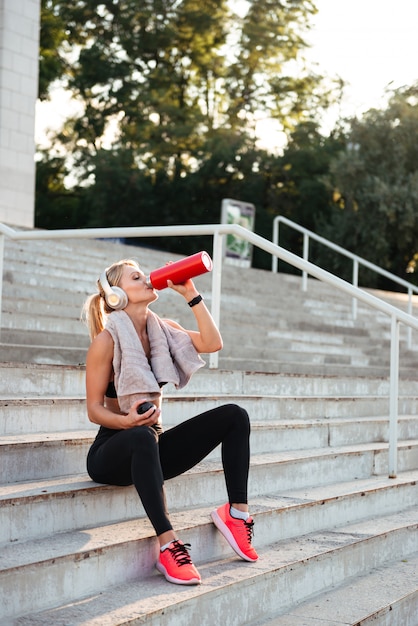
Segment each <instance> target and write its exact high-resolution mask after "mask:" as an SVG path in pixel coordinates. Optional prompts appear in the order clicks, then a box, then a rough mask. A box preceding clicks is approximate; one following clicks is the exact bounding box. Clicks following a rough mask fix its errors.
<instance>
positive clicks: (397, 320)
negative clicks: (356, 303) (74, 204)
mask: <svg viewBox="0 0 418 626" xmlns="http://www.w3.org/2000/svg"><path fill="white" fill-rule="evenodd" d="M0 233H1V234H0V252H1V259H0V277H1V276H2V274H3V248H4V237H5V236H7V237H9V238H11V239H15V240H31V239H43V240H45V239H95V238H99V237H100V238H114V237H164V236H176V235H182V236H188V235H191V236H192V235H212V236H213V271H212V304H211V312H212V316H213V318H214V320H215V322H216V324H217V325H218V326H220V303H221V300H220V298H221V278H222V260H223V249H224V247H223V237H224V236H225V235H233V236H235V237H238V238H241V239H244V240H246V241H247V242H248V243H250V244H252V245H254V246H256V247H258V248H260V249H262V250H264V251H265V252H267V253H269V254H271V255H273V256H275V257H277V258H279V259H281V260H282V261H284V262H286V263H288V264H289V265H293V266H294V267H296V268H298V269H300V270H302V271H304V272H307V273H308V274H310V275H312V276H314V277H315V278H317V279H318V280H321V281H323V282H325V283H327V284H329V285H331V286H333V287H334V288H335V289H338V290H339V291H343V292H345V293H347V294H348V295H350V296H352V297H355V298H358V300H361V301H362V302H364V303H365V304H367V305H368V306H370V307H372V308H374V309H375V310H377V311H380V312H382V313H384V314H386V315H388V316H389V317H390V318H391V341H390V389H389V477H390V478H395V477H396V471H397V445H398V444H397V441H398V437H397V427H398V382H399V326H400V324H401V323H402V324H405V325H406V326H408V327H411V328H413V329H414V330H418V320H416V319H415V318H414V317H412V316H411V315H409V314H408V313H405V312H404V311H402V310H400V309H398V308H396V307H394V306H392V305H391V304H388V303H387V302H384V301H383V300H381V299H379V298H376V297H375V296H373V295H372V294H369V293H367V292H366V291H363V290H361V289H359V288H358V287H356V286H354V285H351V284H350V283H348V282H347V281H345V280H343V279H342V278H338V277H337V276H334V275H333V274H331V273H330V272H327V271H326V270H324V269H322V268H320V267H318V266H316V265H314V264H313V263H310V262H309V261H306V260H305V259H302V258H301V257H299V256H297V255H295V254H293V253H292V252H289V251H288V250H285V249H284V248H281V247H280V246H278V245H277V244H275V243H272V242H270V241H268V240H267V239H264V238H263V237H261V236H260V235H256V234H255V233H252V232H251V231H249V230H247V229H246V228H243V227H242V226H239V225H237V224H204V225H201V226H158V227H129V228H128V227H127V228H87V229H68V230H55V231H54V230H50V231H45V230H32V231H16V230H13V229H12V228H10V227H9V226H6V225H5V224H0ZM2 240H3V241H2ZM0 286H1V285H0ZM0 298H1V291H0ZM0 311H1V300H0ZM0 327H1V320H0ZM210 356H211V360H210V363H209V366H210V367H212V368H216V367H218V354H217V353H215V354H213V355H210Z"/></svg>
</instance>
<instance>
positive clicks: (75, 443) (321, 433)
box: [0, 420, 418, 483]
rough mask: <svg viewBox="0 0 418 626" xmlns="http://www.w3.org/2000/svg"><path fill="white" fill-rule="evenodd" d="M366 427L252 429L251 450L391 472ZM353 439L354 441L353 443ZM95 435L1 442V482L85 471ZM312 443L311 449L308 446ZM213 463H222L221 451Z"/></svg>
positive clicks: (408, 463)
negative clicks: (362, 462)
mask: <svg viewBox="0 0 418 626" xmlns="http://www.w3.org/2000/svg"><path fill="white" fill-rule="evenodd" d="M417 421H418V420H410V421H409V422H405V428H404V431H407V432H408V434H409V433H411V431H412V434H416V431H417V425H416V422H417ZM364 425H366V426H367V425H370V423H366V424H364V422H363V423H362V422H360V421H359V420H358V421H354V422H350V423H348V424H346V425H345V428H344V427H343V428H341V423H337V424H335V423H334V424H328V425H327V424H323V425H322V427H321V425H319V424H317V425H316V426H314V427H312V426H311V425H309V424H306V425H304V426H303V427H302V428H301V427H300V425H299V424H289V423H288V424H283V425H280V424H278V425H277V426H276V425H275V424H273V425H271V424H270V425H267V424H265V425H264V426H262V427H258V428H257V427H255V428H253V433H252V450H253V454H260V455H263V454H265V453H269V454H274V455H275V458H276V462H279V463H280V462H289V461H291V462H292V463H294V462H295V460H296V458H297V457H298V456H299V455H301V454H302V455H303V454H304V451H305V453H306V451H309V452H311V453H312V455H317V456H319V455H320V454H321V453H322V454H323V455H324V456H325V457H327V456H328V455H329V452H330V451H331V453H333V454H338V452H339V453H340V455H341V458H340V459H339V460H338V461H341V462H343V458H344V455H345V454H346V452H347V451H348V453H349V454H352V453H353V447H354V446H356V447H357V453H358V456H359V457H360V458H362V457H365V458H369V455H370V453H371V452H372V453H373V455H374V457H375V458H374V470H373V471H374V473H384V472H387V460H386V456H387V447H388V446H387V444H386V443H384V442H382V443H380V442H379V441H375V440H372V441H370V442H369V443H365V441H366V440H367V439H368V435H369V436H370V435H371V434H375V433H376V434H378V433H380V432H381V431H382V430H385V433H384V439H386V440H387V430H388V428H387V425H386V428H385V427H384V425H383V424H382V426H383V428H382V429H379V428H378V429H375V431H374V432H373V430H372V426H375V424H372V425H370V428H369V432H367V431H366V432H365V433H363V432H362V430H363V426H364ZM365 430H366V429H365ZM334 432H335V441H334V442H333V443H331V442H330V438H331V436H332V434H333V433H334ZM353 433H354V437H352V435H353ZM363 434H364V437H363ZM94 435H95V431H86V430H83V431H74V432H66V433H65V432H59V433H45V434H42V433H41V434H35V435H15V436H8V437H7V436H5V437H1V438H0V451H1V455H0V475H1V476H2V482H3V483H8V482H15V481H22V480H34V479H42V478H53V477H54V476H56V477H58V476H66V475H69V474H75V473H78V472H80V471H83V469H82V468H84V467H85V459H86V456H87V451H88V448H89V447H90V445H91V443H92V441H93V439H94ZM310 437H311V439H312V443H311V445H310V446H309V439H310ZM353 439H354V440H353ZM359 440H360V442H359ZM417 441H418V438H416V439H412V438H411V439H406V440H402V439H400V440H399V442H398V463H399V468H400V469H401V470H402V469H405V470H406V469H411V468H413V467H414V463H416V464H417V465H418V450H417ZM328 446H329V447H328ZM285 451H287V452H288V455H287V457H284V458H281V457H280V454H281V453H284V452H285ZM277 455H279V456H277ZM289 455H291V456H292V458H291V459H289V458H288V456H289ZM209 458H216V459H218V458H219V451H217V452H216V453H213V454H212V456H210V457H209ZM336 463H337V461H336Z"/></svg>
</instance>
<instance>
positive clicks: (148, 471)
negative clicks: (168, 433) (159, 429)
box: [87, 426, 174, 542]
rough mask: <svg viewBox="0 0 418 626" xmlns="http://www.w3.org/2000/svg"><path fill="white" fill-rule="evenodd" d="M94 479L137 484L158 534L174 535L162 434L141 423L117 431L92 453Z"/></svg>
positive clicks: (164, 536)
mask: <svg viewBox="0 0 418 626" xmlns="http://www.w3.org/2000/svg"><path fill="white" fill-rule="evenodd" d="M87 468H88V472H89V474H90V476H91V478H92V479H93V480H95V481H96V482H102V483H105V484H111V485H132V484H134V485H135V488H136V490H137V492H138V495H139V497H140V499H141V502H142V505H143V507H144V509H145V512H146V514H147V516H148V517H149V519H150V521H151V524H152V525H153V527H154V529H155V532H156V534H157V535H158V536H159V537H162V541H163V542H167V541H168V540H170V539H171V538H174V533H173V532H172V530H173V528H172V525H171V522H170V519H169V516H168V512H167V505H166V499H165V492H164V478H163V473H162V470H161V465H160V458H159V450H158V435H157V433H156V432H155V430H154V429H153V428H150V427H148V426H137V427H134V428H129V429H127V430H121V431H117V432H115V434H114V435H112V436H111V437H109V438H108V439H107V440H105V442H104V443H102V444H101V445H100V446H98V447H95V446H93V448H92V450H91V452H90V453H89V456H88V464H87Z"/></svg>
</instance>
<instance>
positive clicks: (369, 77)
mask: <svg viewBox="0 0 418 626" xmlns="http://www.w3.org/2000/svg"><path fill="white" fill-rule="evenodd" d="M315 4H316V6H317V8H318V11H319V12H318V14H317V15H316V16H315V18H314V28H313V29H312V31H311V32H310V33H309V35H308V41H310V43H311V44H312V47H311V49H310V51H309V55H308V56H309V59H310V60H311V61H315V62H316V63H318V69H319V70H321V71H323V72H326V73H327V74H329V75H330V76H333V75H335V76H339V77H340V78H342V79H343V80H344V81H345V82H346V83H348V85H347V88H346V93H345V98H344V106H343V113H347V114H348V115H350V116H351V115H361V113H363V112H364V111H366V110H368V109H370V108H373V107H376V108H381V107H382V108H384V106H385V104H386V99H385V89H386V87H387V86H388V85H389V84H390V83H391V87H393V88H396V87H401V86H404V85H412V84H413V83H414V82H416V81H418V63H417V61H418V36H417V25H418V1H417V0H396V1H394V0H316V2H315Z"/></svg>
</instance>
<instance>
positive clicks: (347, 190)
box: [325, 84, 418, 288]
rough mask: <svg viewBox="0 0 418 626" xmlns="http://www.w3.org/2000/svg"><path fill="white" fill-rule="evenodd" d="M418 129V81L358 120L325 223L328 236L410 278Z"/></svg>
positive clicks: (417, 225)
mask: <svg viewBox="0 0 418 626" xmlns="http://www.w3.org/2000/svg"><path fill="white" fill-rule="evenodd" d="M417 134H418V84H417V85H415V86H412V87H408V88H403V89H399V90H396V91H395V92H394V93H393V94H392V97H391V99H390V101H389V104H388V106H387V108H386V109H384V110H376V109H372V110H370V111H368V112H367V113H366V114H365V115H364V116H363V118H362V119H361V120H358V119H354V120H352V121H351V125H350V128H349V132H348V134H347V138H346V147H345V149H344V151H342V152H341V153H340V155H339V157H338V158H337V159H335V161H334V163H333V164H332V167H331V173H332V176H333V184H334V194H335V199H336V203H335V208H334V210H333V213H332V217H331V219H330V221H329V222H328V224H327V225H326V226H325V228H326V233H327V235H326V236H329V237H331V238H332V239H333V240H334V241H336V242H337V243H339V244H341V245H343V246H344V247H346V248H348V249H350V250H352V251H354V252H355V253H356V254H358V255H359V256H362V257H364V258H366V259H367V260H369V261H371V262H373V263H376V264H377V265H379V266H381V267H383V268H385V269H387V270H389V271H391V272H393V273H395V274H397V275H398V276H401V277H403V278H404V279H406V280H407V279H410V278H411V276H407V275H406V274H405V272H406V270H407V269H408V271H410V270H412V269H413V268H414V263H413V260H414V257H415V255H416V254H417V252H418V244H417V241H418V144H417V142H416V137H417ZM364 279H365V280H366V282H367V284H371V281H372V280H373V281H374V284H376V285H380V286H385V285H387V283H386V282H385V281H382V280H376V279H372V278H371V277H370V276H368V275H367V274H363V280H364ZM390 287H391V288H393V285H390Z"/></svg>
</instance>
